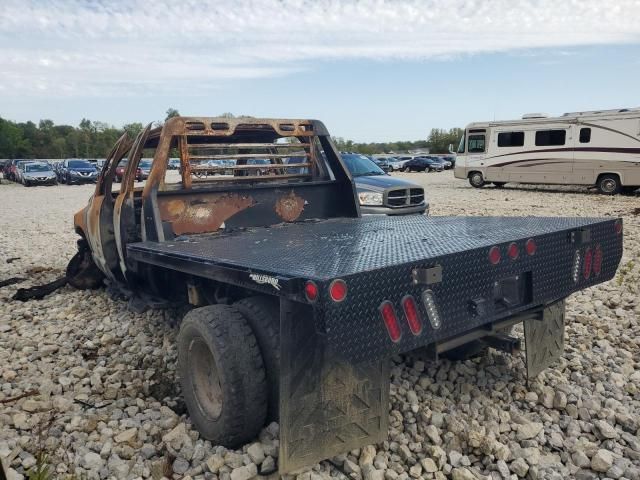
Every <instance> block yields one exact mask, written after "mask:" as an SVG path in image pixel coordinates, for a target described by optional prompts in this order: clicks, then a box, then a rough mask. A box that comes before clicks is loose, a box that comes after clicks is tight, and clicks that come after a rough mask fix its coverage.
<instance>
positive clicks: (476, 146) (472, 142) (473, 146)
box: [469, 135, 484, 153]
mask: <svg viewBox="0 0 640 480" xmlns="http://www.w3.org/2000/svg"><path fill="white" fill-rule="evenodd" d="M469 153H484V135H469Z"/></svg>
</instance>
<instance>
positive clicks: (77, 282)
mask: <svg viewBox="0 0 640 480" xmlns="http://www.w3.org/2000/svg"><path fill="white" fill-rule="evenodd" d="M66 277H67V282H68V283H69V285H71V286H72V287H74V288H77V289H78V290H93V289H96V288H100V287H101V286H102V281H103V280H104V274H103V273H102V272H101V271H100V269H99V268H98V267H97V266H96V264H95V262H94V261H93V258H92V257H91V252H90V251H89V250H79V251H78V252H77V253H76V254H75V255H74V256H73V258H71V260H70V261H69V263H68V264H67V271H66Z"/></svg>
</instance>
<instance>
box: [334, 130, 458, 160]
mask: <svg viewBox="0 0 640 480" xmlns="http://www.w3.org/2000/svg"><path fill="white" fill-rule="evenodd" d="M462 132H463V130H462V129H461V128H450V129H449V130H445V129H441V128H433V129H431V132H429V135H428V136H427V138H426V140H416V141H413V142H410V141H399V142H372V143H356V142H353V141H352V140H346V139H344V138H341V137H337V138H334V139H333V140H334V142H335V144H336V146H337V147H338V150H340V151H342V152H357V153H363V154H365V155H371V154H375V153H401V152H407V151H409V150H416V149H425V148H428V149H429V152H430V153H448V152H449V145H453V149H454V150H455V149H456V148H457V146H458V142H459V141H460V137H461V136H462Z"/></svg>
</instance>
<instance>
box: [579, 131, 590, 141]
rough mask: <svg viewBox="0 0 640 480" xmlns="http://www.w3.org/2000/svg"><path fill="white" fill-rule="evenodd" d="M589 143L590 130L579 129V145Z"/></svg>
mask: <svg viewBox="0 0 640 480" xmlns="http://www.w3.org/2000/svg"><path fill="white" fill-rule="evenodd" d="M590 141H591V129H590V128H581V129H580V143H589V142H590Z"/></svg>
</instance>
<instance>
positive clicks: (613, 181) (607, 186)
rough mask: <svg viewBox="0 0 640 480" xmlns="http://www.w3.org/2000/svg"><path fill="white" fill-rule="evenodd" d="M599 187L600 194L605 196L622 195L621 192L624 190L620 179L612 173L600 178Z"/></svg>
mask: <svg viewBox="0 0 640 480" xmlns="http://www.w3.org/2000/svg"><path fill="white" fill-rule="evenodd" d="M597 187H598V192H600V193H601V194H603V195H615V194H616V193H620V191H621V190H622V185H620V177H618V175H614V174H611V173H607V174H606V175H601V176H600V178H598V183H597Z"/></svg>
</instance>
